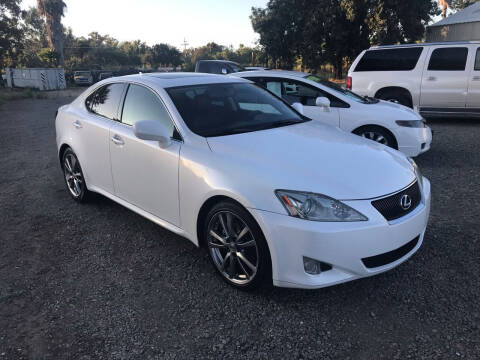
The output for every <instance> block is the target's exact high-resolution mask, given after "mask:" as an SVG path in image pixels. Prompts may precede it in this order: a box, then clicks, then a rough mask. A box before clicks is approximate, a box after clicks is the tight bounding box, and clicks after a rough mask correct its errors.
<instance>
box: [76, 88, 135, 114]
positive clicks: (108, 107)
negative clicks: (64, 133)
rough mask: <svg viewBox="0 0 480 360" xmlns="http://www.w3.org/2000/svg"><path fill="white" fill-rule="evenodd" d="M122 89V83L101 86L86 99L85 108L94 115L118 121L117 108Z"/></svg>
mask: <svg viewBox="0 0 480 360" xmlns="http://www.w3.org/2000/svg"><path fill="white" fill-rule="evenodd" d="M124 87H125V85H124V84H122V83H115V84H108V85H105V86H102V87H101V88H100V89H98V90H97V91H95V92H94V93H93V94H91V95H90V96H89V97H88V98H87V100H86V101H85V106H86V107H87V109H88V110H89V111H90V112H92V113H94V114H97V115H100V116H103V117H106V118H108V119H112V120H118V106H119V104H120V99H121V98H122V94H123V89H124Z"/></svg>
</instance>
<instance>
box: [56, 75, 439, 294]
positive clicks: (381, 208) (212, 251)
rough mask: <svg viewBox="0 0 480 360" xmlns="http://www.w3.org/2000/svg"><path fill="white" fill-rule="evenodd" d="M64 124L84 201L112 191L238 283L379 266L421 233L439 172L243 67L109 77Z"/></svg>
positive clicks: (319, 282)
mask: <svg viewBox="0 0 480 360" xmlns="http://www.w3.org/2000/svg"><path fill="white" fill-rule="evenodd" d="M55 125H56V140H57V146H58V156H59V160H60V164H61V166H62V171H63V175H64V180H65V183H66V188H67V189H68V190H67V191H68V193H69V194H70V195H71V196H72V197H73V199H74V200H76V201H78V202H82V201H84V200H85V199H87V198H88V195H89V192H90V191H94V192H97V193H100V194H103V195H105V196H107V197H108V198H110V199H112V200H114V201H116V202H118V203H119V204H121V205H123V206H125V207H127V208H129V209H131V210H132V211H135V212H137V213H139V214H140V215H142V216H144V217H146V218H148V219H150V220H152V221H154V222H156V223H157V224H160V225H161V226H163V227H165V228H167V229H169V230H171V231H173V232H175V233H177V234H179V235H181V236H184V237H186V238H187V239H189V240H190V241H192V242H193V243H194V244H195V245H198V246H204V247H205V248H206V249H207V251H208V253H209V256H210V260H211V262H212V264H213V266H214V268H215V269H216V271H218V273H219V274H220V275H221V276H222V278H223V279H224V280H225V281H227V282H228V283H229V284H231V285H233V286H236V287H239V288H254V287H256V286H259V285H260V284H262V283H263V282H264V281H266V282H268V283H270V284H272V281H273V284H274V285H277V286H285V287H301V288H320V287H323V286H329V285H334V284H337V283H341V282H345V281H350V280H354V279H358V278H361V277H366V276H372V275H375V274H378V273H381V272H384V271H387V270H390V269H392V268H394V267H395V266H397V265H399V264H400V263H402V262H404V261H405V260H407V259H408V258H409V257H410V256H411V255H412V254H413V253H415V252H416V251H417V250H418V249H419V248H420V246H421V244H422V241H423V237H424V234H425V229H426V226H427V222H428V217H429V211H430V182H429V181H428V180H427V179H426V178H424V177H423V176H422V175H421V174H420V172H419V171H418V168H417V167H416V165H415V163H414V162H413V160H411V159H409V158H407V157H406V156H404V155H403V154H401V153H399V152H398V151H395V150H392V149H390V148H388V147H386V146H382V145H380V144H377V143H374V142H371V141H364V140H363V139H361V138H359V137H357V136H354V135H351V134H348V133H346V132H344V131H341V130H339V129H338V128H335V127H333V126H326V125H323V124H320V123H319V122H317V121H312V120H311V119H308V118H306V117H305V116H302V115H301V114H299V113H298V112H296V111H295V110H294V109H292V108H291V107H290V106H287V105H286V104H285V102H283V101H281V100H280V99H279V98H277V97H276V96H274V95H272V94H271V93H270V92H268V91H266V90H265V89H262V88H261V87H259V86H255V85H254V84H252V83H251V82H249V81H246V80H243V79H240V78H232V77H228V76H222V75H210V74H198V73H186V74H185V73H183V74H182V73H163V74H162V73H161V74H144V75H132V76H125V77H118V78H110V79H108V80H104V81H101V82H99V83H97V84H95V85H93V86H92V87H90V88H89V89H88V90H87V91H85V92H84V93H83V94H82V95H80V96H79V97H78V98H77V99H76V100H74V101H73V102H72V103H71V104H69V105H65V106H62V107H61V108H60V109H59V110H58V114H57V116H56V122H55ZM88 209H89V208H88V207H86V208H85V211H88ZM119 231H121V229H119ZM184 261H191V259H186V258H185V259H184ZM179 271H180V268H179ZM186 291H187V290H186Z"/></svg>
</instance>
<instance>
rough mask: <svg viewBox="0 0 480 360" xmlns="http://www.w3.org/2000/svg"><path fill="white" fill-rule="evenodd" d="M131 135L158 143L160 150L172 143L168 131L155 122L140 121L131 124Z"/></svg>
mask: <svg viewBox="0 0 480 360" xmlns="http://www.w3.org/2000/svg"><path fill="white" fill-rule="evenodd" d="M133 133H134V134H135V136H136V137H137V138H139V139H142V140H152V141H158V144H159V145H160V147H161V148H162V149H164V148H166V147H168V146H169V145H170V143H171V142H172V140H171V138H170V135H169V133H168V130H167V129H166V128H165V127H164V126H163V124H162V123H160V122H158V121H155V120H142V121H137V122H136V123H134V124H133Z"/></svg>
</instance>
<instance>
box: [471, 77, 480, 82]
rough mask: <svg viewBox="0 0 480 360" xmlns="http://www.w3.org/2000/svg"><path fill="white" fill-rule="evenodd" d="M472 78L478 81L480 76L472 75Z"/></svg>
mask: <svg viewBox="0 0 480 360" xmlns="http://www.w3.org/2000/svg"><path fill="white" fill-rule="evenodd" d="M472 80H473V81H480V76H474V77H473V78H472Z"/></svg>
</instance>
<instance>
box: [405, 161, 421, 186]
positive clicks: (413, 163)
mask: <svg viewBox="0 0 480 360" xmlns="http://www.w3.org/2000/svg"><path fill="white" fill-rule="evenodd" d="M408 161H410V164H412V166H413V170H414V171H415V176H416V177H417V179H418V183H419V184H420V187H421V188H423V175H422V172H421V171H420V168H419V167H418V165H417V163H416V162H415V160H413V159H412V158H410V157H409V158H408Z"/></svg>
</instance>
